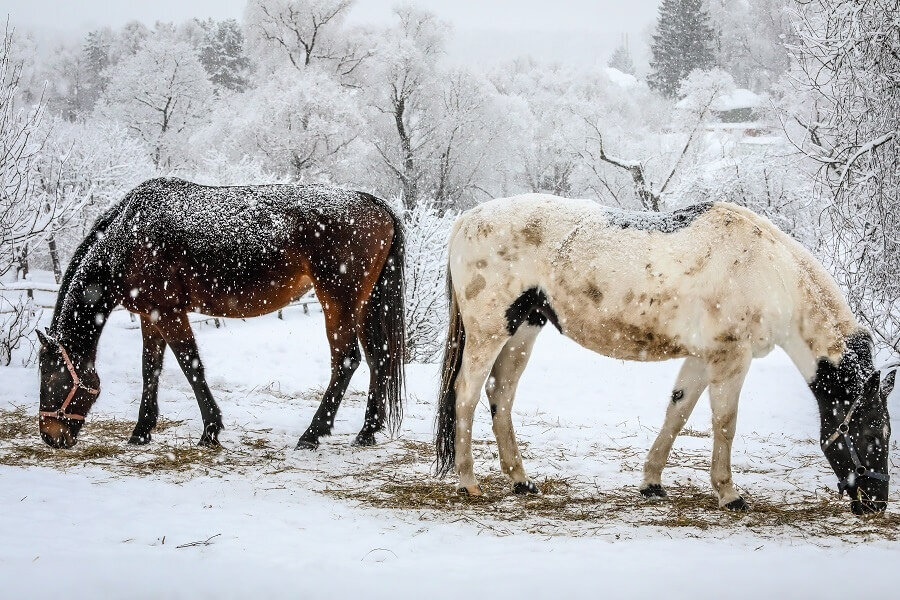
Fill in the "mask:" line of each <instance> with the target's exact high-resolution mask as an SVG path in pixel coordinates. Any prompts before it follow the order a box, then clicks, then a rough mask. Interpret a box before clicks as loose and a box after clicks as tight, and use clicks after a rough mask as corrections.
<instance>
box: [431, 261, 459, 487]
mask: <svg viewBox="0 0 900 600" xmlns="http://www.w3.org/2000/svg"><path fill="white" fill-rule="evenodd" d="M447 292H448V295H449V296H450V325H449V326H448V328H447V342H446V344H445V346H444V362H443V367H442V368H441V389H440V396H439V400H438V413H437V418H436V427H435V436H434V448H435V453H436V455H437V461H436V467H435V471H436V472H437V475H438V477H443V476H444V475H446V474H447V473H449V472H450V469H451V468H453V463H454V460H455V458H456V379H457V377H458V376H459V371H460V368H461V367H462V358H463V350H464V349H465V346H466V328H465V326H464V325H463V321H462V315H460V313H459V303H458V302H457V301H456V293H455V292H454V291H453V280H452V278H451V277H450V267H449V265H448V267H447Z"/></svg>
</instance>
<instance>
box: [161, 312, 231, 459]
mask: <svg viewBox="0 0 900 600" xmlns="http://www.w3.org/2000/svg"><path fill="white" fill-rule="evenodd" d="M156 327H157V328H159V330H160V332H162V334H163V337H165V340H166V342H168V344H169V346H170V347H171V348H172V352H173V353H174V354H175V358H176V359H178V365H179V366H180V367H181V370H182V371H183V372H184V376H185V377H187V380H188V383H190V385H191V387H192V388H193V389H194V395H195V396H196V397H197V404H199V405H200V415H201V416H202V417H203V435H202V436H201V437H200V445H201V446H218V445H219V431H221V430H222V411H220V410H219V406H218V405H217V404H216V401H215V400H213V397H212V392H210V391H209V386H208V385H207V384H206V376H205V374H204V370H203V363H202V362H201V361H200V353H199V351H198V350H197V342H196V340H194V332H193V331H191V324H190V323H189V322H188V318H187V313H183V312H181V313H177V314H172V315H164V316H160V317H159V319H158V320H157V321H156Z"/></svg>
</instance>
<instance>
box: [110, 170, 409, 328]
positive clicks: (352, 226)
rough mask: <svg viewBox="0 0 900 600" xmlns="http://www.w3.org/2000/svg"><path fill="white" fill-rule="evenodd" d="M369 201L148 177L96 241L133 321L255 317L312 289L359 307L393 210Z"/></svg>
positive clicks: (320, 189) (309, 188) (288, 188)
mask: <svg viewBox="0 0 900 600" xmlns="http://www.w3.org/2000/svg"><path fill="white" fill-rule="evenodd" d="M373 200H374V199H373V198H372V197H371V196H369V195H367V194H361V193H359V192H352V191H347V190H342V189H339V188H333V187H328V186H322V185H304V186H300V185H260V186H234V187H207V186H201V185H197V184H194V183H190V182H187V181H183V180H180V179H154V180H151V181H148V182H146V183H144V184H142V185H141V186H139V187H138V188H136V189H135V190H134V191H133V192H131V194H129V195H128V197H126V199H125V200H123V202H124V203H126V205H125V206H124V207H123V208H124V210H122V211H120V216H119V218H118V219H117V222H116V223H114V224H113V226H112V227H110V229H109V230H108V231H107V234H106V239H104V241H103V243H104V245H106V246H108V253H109V256H110V260H111V262H114V263H118V265H117V266H118V268H119V270H120V272H121V273H122V274H123V278H122V290H121V293H122V296H123V299H122V303H123V304H124V305H125V307H126V308H128V309H129V310H132V311H134V312H137V313H142V314H148V315H149V314H151V313H152V312H153V311H169V310H173V309H174V310H188V311H194V312H201V313H204V314H210V315H214V316H222V317H250V316H257V315H261V314H265V313H269V312H272V311H273V310H277V309H278V308H281V307H282V306H284V305H285V304H287V303H289V302H290V301H291V300H293V299H295V298H296V297H298V296H299V295H302V294H303V293H305V292H306V291H308V290H309V289H310V287H312V285H313V281H315V282H316V291H317V293H319V295H320V296H324V297H326V298H327V297H336V296H341V297H347V295H348V294H350V293H353V292H355V293H354V294H353V295H357V296H360V297H361V298H362V299H363V300H364V298H365V297H367V296H368V293H370V292H371V289H372V287H373V286H374V284H375V281H376V280H377V278H378V275H379V273H380V272H381V267H382V265H383V262H384V260H385V258H386V256H387V252H388V249H389V248H388V247H389V245H390V240H391V238H392V234H393V228H394V221H393V217H392V215H391V214H390V212H389V211H387V210H386V209H385V208H384V207H383V205H381V204H379V203H378V202H377V201H373ZM385 240H387V244H385V243H384V241H385Z"/></svg>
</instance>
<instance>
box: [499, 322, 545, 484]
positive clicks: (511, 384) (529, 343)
mask: <svg viewBox="0 0 900 600" xmlns="http://www.w3.org/2000/svg"><path fill="white" fill-rule="evenodd" d="M540 332H541V328H540V327H535V326H532V325H527V324H523V325H522V326H521V327H519V330H518V331H517V332H516V334H515V335H514V336H513V337H512V338H510V340H509V341H508V342H507V343H506V345H505V346H504V347H503V350H501V351H500V355H499V356H498V357H497V360H496V362H494V368H493V369H491V376H490V377H489V378H488V384H487V387H486V388H485V389H486V391H487V395H488V402H489V403H490V405H491V423H492V426H493V430H494V437H495V438H497V448H498V449H499V451H500V468H501V469H502V470H503V473H504V474H505V475H506V476H507V477H509V478H510V479H511V480H512V482H513V492H515V493H516V494H538V493H540V490H538V487H537V486H536V485H535V484H534V482H532V481H531V480H530V479H528V476H527V475H525V467H524V466H523V465H522V455H521V454H520V453H519V445H518V444H517V443H516V432H515V430H514V429H513V423H512V405H513V400H514V399H515V395H516V387H517V386H518V384H519V378H520V377H521V376H522V372H523V371H524V370H525V366H526V365H527V364H528V358H529V357H530V356H531V350H532V348H534V342H535V340H536V339H537V335H538V333H540Z"/></svg>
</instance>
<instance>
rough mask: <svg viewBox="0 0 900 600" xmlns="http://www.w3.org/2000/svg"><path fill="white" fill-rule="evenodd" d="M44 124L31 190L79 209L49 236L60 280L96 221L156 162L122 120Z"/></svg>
mask: <svg viewBox="0 0 900 600" xmlns="http://www.w3.org/2000/svg"><path fill="white" fill-rule="evenodd" d="M45 127H46V128H47V130H48V132H47V133H46V135H45V136H44V139H45V142H44V145H43V147H42V150H41V155H40V156H39V157H38V160H36V161H35V184H34V188H33V191H32V193H33V194H35V195H36V196H38V197H44V198H46V203H48V204H49V203H50V202H51V199H52V198H54V197H56V198H66V199H67V201H68V202H69V203H71V204H74V205H76V206H78V207H79V210H78V211H77V212H74V213H72V214H70V215H68V216H67V217H66V218H59V217H58V218H57V219H56V223H55V226H54V228H53V231H52V233H51V234H49V235H48V236H47V237H46V239H47V245H48V254H49V258H50V264H51V266H52V268H53V271H54V274H55V276H56V279H57V281H59V280H60V278H61V276H62V273H63V271H64V270H65V266H66V264H67V262H68V257H69V256H70V255H71V253H72V252H74V250H75V247H76V246H77V245H78V243H79V242H80V241H81V240H82V239H83V238H84V236H85V235H87V233H88V231H89V230H90V228H91V226H92V225H93V222H94V220H95V219H96V218H97V217H98V216H100V214H101V213H103V211H105V210H106V209H107V208H109V207H110V205H112V204H113V203H114V202H116V201H118V200H120V199H121V198H122V197H123V196H124V195H125V193H126V192H127V191H128V190H130V189H131V188H133V187H135V186H136V185H137V184H139V183H140V182H141V181H143V180H145V179H148V178H149V177H151V176H152V175H153V163H152V161H151V158H150V155H149V152H148V148H147V147H146V146H145V145H144V144H143V143H142V142H140V141H139V140H137V139H136V138H134V137H132V136H130V135H129V134H128V130H127V129H126V128H125V127H124V126H122V125H119V124H117V123H114V122H99V123H98V122H85V121H80V122H76V123H71V122H68V121H66V120H63V119H60V118H59V117H55V118H54V117H51V118H49V119H47V120H46V123H45ZM35 250H37V249H36V248H35Z"/></svg>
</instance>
